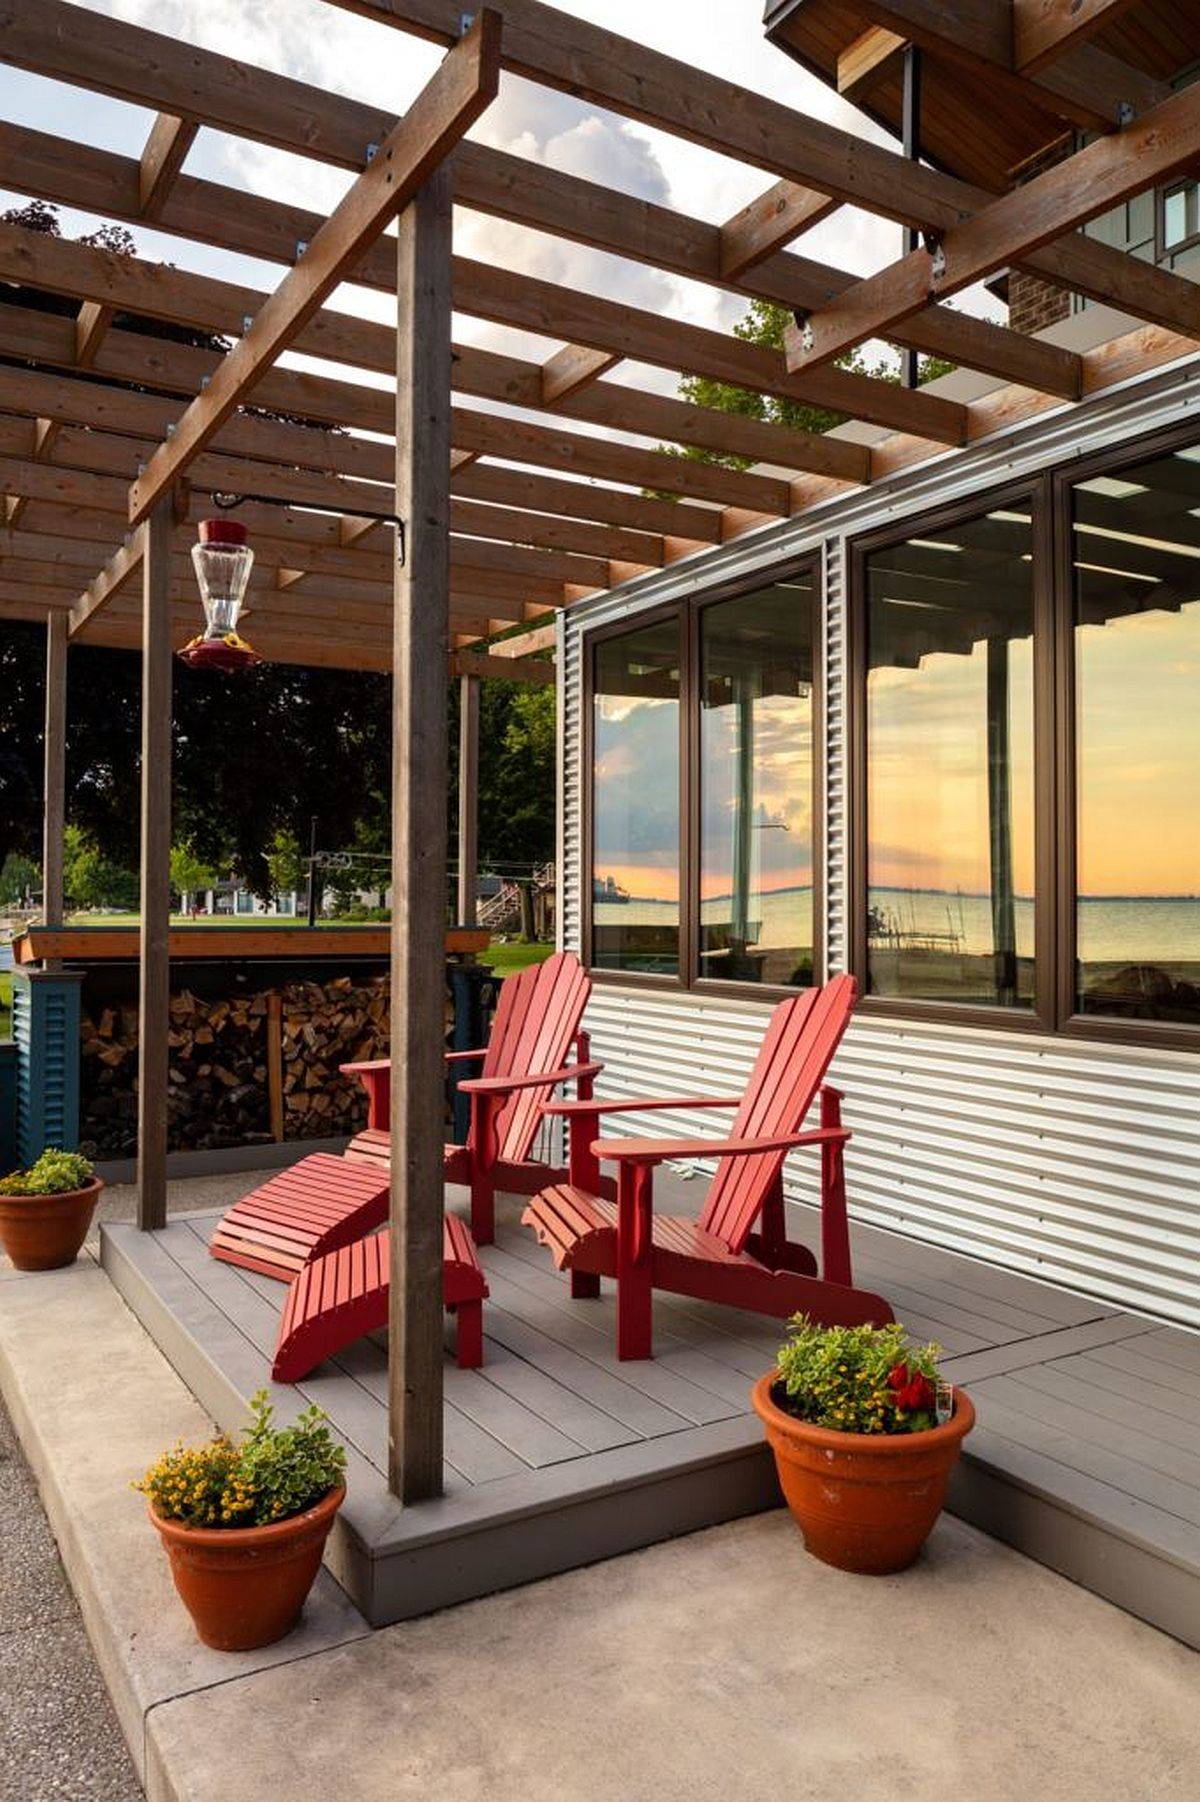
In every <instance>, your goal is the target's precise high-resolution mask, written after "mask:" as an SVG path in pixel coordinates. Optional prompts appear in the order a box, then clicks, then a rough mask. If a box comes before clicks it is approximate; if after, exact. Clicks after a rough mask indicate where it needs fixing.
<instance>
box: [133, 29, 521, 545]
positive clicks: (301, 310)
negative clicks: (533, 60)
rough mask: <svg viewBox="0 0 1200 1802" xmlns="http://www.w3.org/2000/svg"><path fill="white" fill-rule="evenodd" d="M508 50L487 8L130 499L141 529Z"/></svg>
mask: <svg viewBox="0 0 1200 1802" xmlns="http://www.w3.org/2000/svg"><path fill="white" fill-rule="evenodd" d="M499 46H500V19H499V15H498V14H497V13H494V12H492V11H490V10H489V9H488V8H486V7H485V8H483V9H482V10H481V11H480V13H479V15H478V17H477V18H476V19H475V22H474V24H473V25H472V26H471V29H470V30H469V31H468V32H467V34H466V36H465V37H464V38H463V39H462V41H461V43H460V44H459V45H458V47H457V48H456V49H454V50H453V51H451V53H450V55H449V56H447V58H446V59H445V61H444V62H443V63H442V64H441V65H440V66H439V68H438V70H437V71H436V73H435V74H434V76H433V78H432V79H431V81H430V82H429V83H428V85H427V86H426V87H425V89H424V90H423V91H422V93H421V94H420V95H419V96H418V97H417V99H416V101H415V102H414V104H413V106H412V107H411V108H410V110H409V111H408V112H407V113H406V114H405V116H404V118H403V119H401V120H400V121H399V123H398V124H397V125H395V126H394V127H393V129H392V130H391V131H390V132H389V133H388V136H387V138H386V139H385V140H384V142H383V143H382V144H381V145H380V147H379V151H378V154H377V155H376V156H375V158H374V160H373V161H372V162H370V163H368V165H367V167H366V168H365V169H364V170H363V173H362V174H361V175H360V176H359V178H358V180H357V181H356V182H355V184H354V186H353V187H352V188H351V189H350V191H349V193H348V194H347V195H346V196H345V197H344V198H343V200H342V201H341V202H340V203H339V204H338V206H337V207H335V208H334V210H333V212H332V213H331V214H330V215H329V218H328V219H327V220H326V222H325V224H324V225H323V226H322V227H321V229H320V231H319V232H318V233H317V235H316V237H315V238H314V239H313V241H312V243H311V244H309V245H307V246H306V247H305V249H304V251H303V253H302V254H301V256H300V257H299V260H298V261H297V262H296V264H295V266H294V267H293V268H292V269H291V270H290V271H289V272H288V274H287V275H285V276H284V278H283V280H282V282H281V283H280V284H279V286H278V288H276V290H275V291H274V293H273V294H271V295H270V296H269V297H268V299H267V300H266V301H265V302H264V303H263V305H262V307H261V308H260V310H259V311H258V313H257V314H256V315H255V317H254V320H253V322H252V324H251V325H250V327H249V329H248V330H247V331H246V332H245V334H244V335H243V336H242V337H241V338H240V339H239V340H238V342H237V344H235V345H234V347H233V349H232V350H231V351H230V352H229V354H228V355H227V356H226V357H225V358H223V360H222V361H221V363H220V364H219V365H218V368H217V371H216V373H215V374H214V376H213V378H212V381H211V384H210V386H209V387H208V388H207V390H206V391H205V392H204V393H203V394H202V395H200V396H198V397H197V399H196V400H195V401H193V403H192V405H191V406H190V407H189V408H188V410H187V412H186V413H185V414H184V415H183V418H182V419H181V420H180V421H179V424H178V426H177V428H176V430H175V433H174V435H173V437H172V439H171V440H170V442H169V443H167V444H164V445H163V446H162V447H161V448H160V449H159V450H158V451H157V452H156V453H155V455H154V457H153V458H152V459H151V461H150V462H149V464H148V465H147V466H146V470H145V473H144V475H143V476H141V477H139V479H138V481H137V482H135V483H134V485H133V487H132V488H131V490H130V496H129V517H130V521H131V523H132V524H134V525H136V524H137V523H138V522H139V521H140V520H142V519H145V518H146V516H147V515H148V514H149V512H150V511H151V509H152V508H153V507H154V505H155V502H156V501H157V500H159V499H160V497H161V496H162V495H163V494H165V493H167V492H169V490H170V488H171V486H172V484H173V483H174V482H175V481H176V480H177V479H178V477H179V476H180V475H181V474H182V473H183V471H184V470H185V469H186V468H187V466H188V464H189V462H190V461H191V459H192V458H193V457H194V456H195V455H196V454H197V453H198V452H199V451H201V450H203V448H204V446H205V445H206V444H207V443H208V441H209V439H210V438H211V437H212V436H213V434H214V433H215V432H217V431H218V430H219V429H220V427H221V425H222V423H223V422H224V421H225V420H226V419H227V418H228V417H229V415H230V414H231V413H232V412H233V410H234V408H235V407H237V406H238V404H239V403H240V402H241V401H242V400H243V399H245V397H246V396H247V395H248V394H250V393H252V392H253V390H254V387H255V385H256V383H257V381H258V379H259V377H260V376H261V375H262V373H263V372H264V370H266V369H269V368H270V367H272V365H273V364H274V362H275V360H276V358H277V357H278V356H279V355H280V354H281V353H282V352H283V351H284V350H286V349H287V348H288V346H289V345H290V344H292V343H293V342H294V341H295V339H296V338H297V337H298V335H299V333H300V332H301V331H302V330H303V327H304V326H305V324H306V323H307V322H308V320H309V319H311V318H312V317H313V315H314V314H315V313H317V312H318V311H319V309H320V307H321V305H322V303H323V302H324V301H325V299H326V298H327V297H328V296H329V295H330V294H331V293H332V292H333V290H334V288H336V287H337V285H338V283H339V282H340V281H341V280H342V279H343V278H344V277H345V276H346V275H347V274H348V273H349V272H350V271H351V270H352V269H353V267H354V265H355V263H356V262H357V260H358V258H359V257H360V255H361V254H362V251H363V249H364V248H365V246H366V245H368V244H371V243H373V242H374V241H375V239H376V238H377V237H378V236H379V235H380V233H381V232H382V231H383V229H384V227H385V226H386V225H387V223H388V221H389V220H391V219H394V218H395V217H396V215H397V214H398V213H399V212H401V211H402V210H403V208H404V207H405V206H406V205H407V204H408V202H409V201H410V200H411V199H412V197H413V195H414V194H416V193H417V192H418V190H419V189H420V187H421V184H422V183H423V182H424V181H425V179H426V178H427V177H428V176H429V175H430V174H431V173H432V172H433V171H434V170H436V169H437V168H439V167H440V165H441V163H442V162H443V161H444V160H445V158H446V156H447V155H448V154H449V152H450V150H451V149H452V148H453V147H454V145H455V144H457V143H458V142H459V140H460V139H461V138H462V137H463V136H464V135H465V133H466V132H467V131H468V130H469V129H470V127H471V126H472V125H473V124H474V123H475V120H476V119H477V118H478V117H479V116H480V114H481V113H482V112H483V111H484V109H485V108H486V107H487V106H488V105H489V103H490V102H491V100H492V99H493V98H494V97H495V94H496V92H497V89H498V86H499V79H500V70H499Z"/></svg>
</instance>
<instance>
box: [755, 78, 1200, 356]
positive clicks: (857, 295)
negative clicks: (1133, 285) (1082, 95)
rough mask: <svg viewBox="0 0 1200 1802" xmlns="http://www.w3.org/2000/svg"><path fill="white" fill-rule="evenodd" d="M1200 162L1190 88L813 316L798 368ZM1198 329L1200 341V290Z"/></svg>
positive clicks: (1197, 100)
mask: <svg viewBox="0 0 1200 1802" xmlns="http://www.w3.org/2000/svg"><path fill="white" fill-rule="evenodd" d="M1197 158H1200V88H1195V87H1193V88H1185V89H1184V90H1183V91H1182V92H1181V93H1178V94H1175V95H1172V97H1171V98H1170V99H1169V100H1164V101H1163V103H1162V105H1161V106H1159V107H1156V108H1155V109H1154V111H1153V112H1150V113H1147V114H1145V115H1144V116H1143V117H1142V118H1141V119H1138V120H1136V121H1135V122H1134V123H1133V124H1132V125H1130V126H1128V127H1127V128H1126V130H1125V131H1123V132H1121V133H1119V134H1118V135H1115V136H1110V137H1103V138H1098V139H1096V140H1095V141H1094V142H1093V143H1091V144H1089V145H1087V146H1086V147H1085V148H1084V149H1083V150H1079V151H1076V153H1075V155H1074V156H1072V157H1069V158H1068V159H1067V160H1066V161H1065V162H1062V163H1058V164H1056V165H1055V166H1054V167H1053V168H1051V169H1047V170H1046V171H1045V172H1044V173H1043V174H1041V175H1039V176H1035V177H1034V179H1033V180H1032V181H1029V182H1026V183H1025V184H1024V185H1023V186H1022V187H1020V188H1016V189H1014V190H1013V192H1012V193H1010V194H1006V195H1003V196H1002V197H1001V198H1000V199H999V200H994V201H993V202H992V203H991V205H990V206H988V207H985V208H984V209H983V211H982V212H979V213H976V214H975V216H974V217H973V218H971V219H968V220H966V221H965V222H964V223H963V224H962V225H960V226H957V227H956V228H955V229H954V230H952V231H949V232H947V233H946V235H945V237H944V238H942V239H941V241H940V244H939V245H938V247H937V253H936V255H934V254H931V252H930V251H929V250H927V249H920V250H915V251H911V252H910V253H909V254H908V255H907V256H905V257H902V258H901V259H900V260H899V261H898V262H896V263H893V264H891V265H890V266H889V267H888V268H887V269H883V270H881V271H880V272H879V273H878V274H877V275H873V276H870V277H868V278H867V279H866V280H865V281H862V282H860V283H858V285H857V286H856V287H855V288H852V289H850V290H849V292H848V293H846V294H844V295H842V296H841V297H840V298H839V299H838V300H837V301H835V302H834V303H833V305H832V306H830V307H827V308H825V309H824V310H823V311H821V312H818V313H814V314H813V315H812V316H811V317H810V318H809V320H808V321H807V323H806V326H805V327H804V328H803V329H802V330H801V329H799V328H797V329H795V330H794V331H793V332H792V333H791V335H790V336H789V340H788V364H789V367H794V368H798V369H808V368H812V367H814V366H821V365H823V364H825V363H828V362H830V361H831V360H832V359H833V358H835V357H837V356H840V355H841V354H842V353H843V352H844V351H846V350H848V349H850V348H851V347H852V346H853V345H855V344H860V343H862V341H863V340H864V339H866V338H872V337H877V336H886V335H887V332H888V328H889V327H890V326H892V325H894V324H895V323H896V322H897V321H898V320H901V319H904V318H907V317H908V316H909V315H911V314H912V313H916V312H919V311H920V309H921V308H922V307H923V306H925V305H926V303H927V302H928V300H929V299H930V297H931V296H937V297H941V298H945V297H947V296H949V295H951V294H956V293H958V292H960V291H961V290H962V289H963V288H968V287H970V286H971V284H972V283H973V282H976V281H978V280H980V279H981V277H983V276H985V275H988V274H990V273H991V271H992V270H993V269H1000V268H1003V267H1004V265H1005V264H1006V263H1013V262H1017V261H1018V260H1019V259H1020V258H1021V257H1022V256H1024V255H1026V254H1027V253H1028V252H1029V251H1030V250H1036V249H1037V248H1038V246H1039V245H1041V244H1044V243H1047V242H1048V241H1049V240H1050V239H1052V238H1056V237H1059V236H1061V235H1062V233H1064V232H1066V231H1069V230H1070V229H1071V228H1072V227H1073V226H1076V225H1082V224H1086V222H1087V221H1088V220H1089V219H1094V218H1096V217H1098V215H1099V214H1101V213H1104V212H1107V211H1108V210H1109V209H1110V208H1111V207H1114V206H1116V205H1117V204H1118V203H1119V202H1121V201H1123V200H1128V199H1129V198H1130V197H1131V196H1132V195H1134V194H1140V193H1142V192H1143V191H1144V190H1145V189H1146V188H1148V187H1151V186H1153V184H1154V183H1155V182H1160V181H1168V180H1170V178H1171V177H1172V176H1173V175H1176V174H1179V173H1181V172H1184V171H1186V170H1188V169H1190V168H1191V167H1193V166H1194V165H1195V163H1196V161H1197ZM1194 329H1195V331H1196V332H1197V334H1198V335H1200V288H1198V289H1197V292H1196V301H1195V322H1194Z"/></svg>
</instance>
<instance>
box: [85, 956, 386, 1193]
mask: <svg viewBox="0 0 1200 1802" xmlns="http://www.w3.org/2000/svg"><path fill="white" fill-rule="evenodd" d="M170 1010H171V1023H170V1033H169V1044H170V1054H171V1064H170V1092H169V1102H168V1109H169V1113H168V1143H169V1146H170V1149H171V1150H172V1151H193V1150H214V1149H220V1148H222V1147H229V1146H236V1145H257V1144H262V1143H264V1142H266V1141H267V1140H270V1139H274V1138H285V1139H309V1138H340V1137H343V1136H347V1135H349V1134H351V1133H354V1132H357V1131H358V1130H359V1128H360V1127H361V1126H363V1125H364V1124H365V1122H366V1102H367V1098H366V1091H365V1090H364V1088H363V1086H362V1084H361V1083H360V1082H359V1081H358V1080H357V1079H356V1078H355V1077H348V1076H343V1075H342V1073H341V1069H340V1065H342V1064H345V1063H361V1062H364V1061H366V1060H367V1059H369V1058H377V1057H385V1056H386V1055H387V1048H388V1012H389V984H388V979H387V977H386V976H385V975H381V976H366V977H361V978H360V977H351V976H339V977H336V978H334V979H333V980H331V981H329V982H290V983H287V984H286V985H285V986H284V987H283V988H282V989H279V990H274V991H271V990H267V989H262V990H258V991H256V992H253V993H249V994H242V995H237V996H234V997H232V998H224V999H219V1000H205V999H203V998H202V997H200V996H198V995H195V994H193V993H192V992H191V991H190V990H188V989H183V990H180V991H179V992H178V993H177V994H175V995H173V996H172V997H171V1002H170ZM137 1048H138V1021H137V1010H136V1008H133V1007H97V1008H96V1009H95V1010H92V1011H88V1010H87V1009H85V1011H84V1015H83V1021H82V1045H81V1079H82V1080H81V1097H80V1100H81V1135H80V1136H81V1139H82V1142H83V1144H82V1148H83V1150H84V1152H85V1153H86V1155H88V1156H89V1157H93V1158H127V1157H133V1156H135V1155H136V1152H137V1066H138V1055H137Z"/></svg>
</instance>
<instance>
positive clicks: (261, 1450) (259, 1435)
mask: <svg viewBox="0 0 1200 1802" xmlns="http://www.w3.org/2000/svg"><path fill="white" fill-rule="evenodd" d="M250 1413H251V1416H252V1420H251V1424H250V1426H248V1427H247V1428H246V1429H245V1432H244V1433H243V1436H242V1443H241V1444H240V1445H234V1443H233V1441H232V1440H231V1439H229V1438H227V1437H226V1436H225V1434H221V1435H220V1436H219V1437H218V1438H216V1439H213V1440H211V1441H210V1442H209V1444H208V1445H192V1446H185V1445H183V1444H182V1442H181V1443H180V1444H179V1445H177V1446H176V1447H175V1449H174V1450H173V1451H170V1452H164V1454H163V1456H162V1457H161V1458H160V1459H159V1460H158V1462H157V1464H152V1465H151V1467H150V1469H149V1470H148V1471H147V1472H146V1474H145V1476H144V1477H143V1478H142V1480H141V1482H140V1483H135V1484H134V1488H135V1489H139V1490H140V1491H141V1492H142V1494H143V1495H145V1496H148V1497H149V1499H150V1504H151V1506H152V1507H153V1509H154V1512H155V1513H156V1514H157V1515H159V1516H160V1517H161V1518H162V1519H163V1520H178V1521H182V1522H183V1523H184V1525H185V1526H189V1527H266V1526H270V1524H271V1523H272V1522H273V1521H277V1520H287V1519H288V1518H289V1516H290V1515H293V1514H300V1513H302V1512H303V1511H304V1509H305V1508H311V1507H313V1506H315V1504H316V1503H317V1502H319V1501H320V1500H321V1499H322V1497H323V1496H326V1495H328V1493H329V1491H330V1490H331V1489H333V1488H336V1486H337V1485H338V1484H339V1483H340V1482H341V1481H342V1479H343V1476H344V1473H345V1469H346V1453H345V1449H344V1448H343V1447H342V1446H340V1445H338V1443H337V1441H336V1440H335V1439H334V1438H333V1437H332V1435H331V1434H330V1431H329V1428H328V1426H327V1425H326V1424H325V1421H326V1417H325V1415H324V1414H323V1413H322V1411H321V1410H320V1408H306V1409H305V1411H304V1413H303V1414H301V1415H300V1417H299V1419H298V1420H297V1421H296V1423H295V1425H294V1426H290V1427H273V1426H272V1425H271V1420H272V1413H273V1411H272V1409H271V1406H270V1404H269V1403H268V1401H267V1392H266V1390H265V1389H260V1390H259V1392H258V1394H257V1395H255V1396H254V1397H253V1398H252V1399H251V1402H250Z"/></svg>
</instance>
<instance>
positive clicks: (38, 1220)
mask: <svg viewBox="0 0 1200 1802" xmlns="http://www.w3.org/2000/svg"><path fill="white" fill-rule="evenodd" d="M103 1187H104V1184H103V1182H102V1181H101V1180H100V1178H99V1177H98V1176H93V1177H92V1179H91V1181H90V1182H86V1183H85V1184H84V1185H83V1188H82V1189H69V1190H68V1191H67V1192H66V1194H64V1195H0V1245H3V1247H4V1249H5V1251H6V1252H7V1253H8V1255H9V1257H10V1258H11V1259H12V1261H13V1263H14V1265H15V1266H16V1268H17V1269H18V1270H60V1269H61V1268H62V1266H63V1265H64V1264H73V1263H74V1262H75V1259H76V1258H77V1257H78V1255H79V1247H80V1246H81V1245H82V1244H83V1242H84V1240H85V1239H86V1238H87V1230H88V1227H89V1226H90V1225H91V1224H92V1211H93V1209H94V1208H95V1206H96V1203H97V1202H98V1201H99V1199H100V1191H101V1190H102V1189H103Z"/></svg>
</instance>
